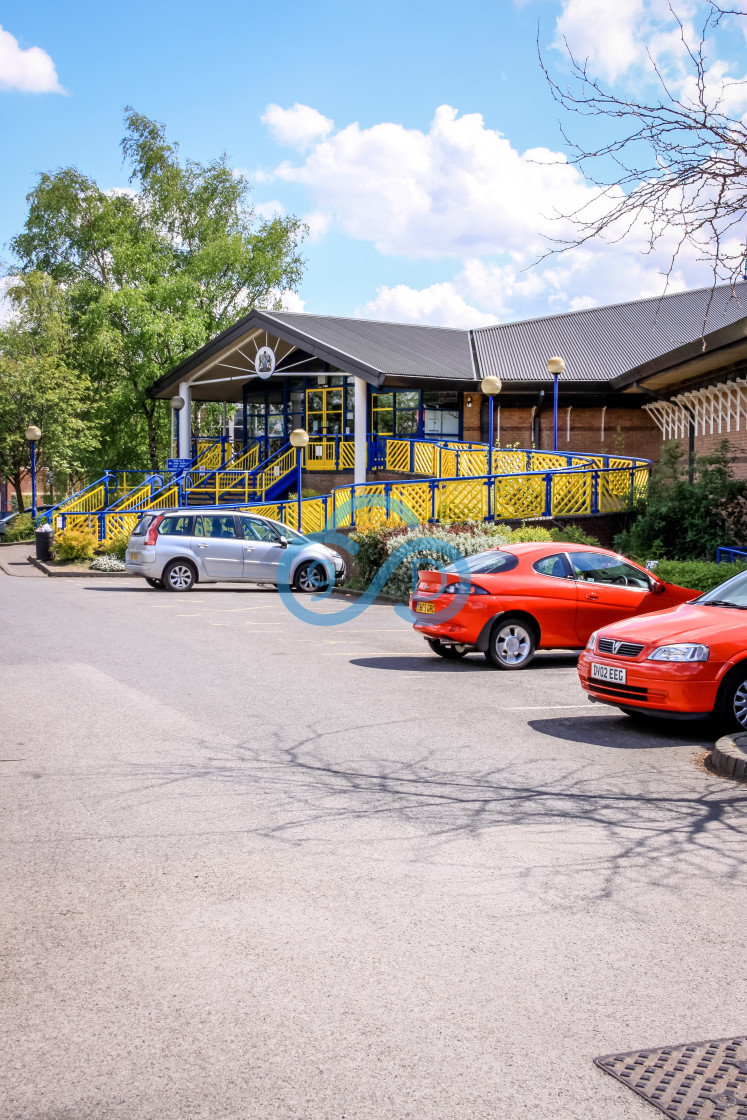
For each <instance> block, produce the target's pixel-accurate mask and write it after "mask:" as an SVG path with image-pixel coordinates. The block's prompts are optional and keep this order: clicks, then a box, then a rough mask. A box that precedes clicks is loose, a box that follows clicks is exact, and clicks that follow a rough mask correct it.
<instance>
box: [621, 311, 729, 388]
mask: <svg viewBox="0 0 747 1120" xmlns="http://www.w3.org/2000/svg"><path fill="white" fill-rule="evenodd" d="M743 338H747V316H745V317H744V318H742V319H737V320H736V321H735V322H734V323H729V324H728V326H725V327H719V329H718V330H717V331H712V332H711V333H710V334H706V335H703V336H702V337H701V338H696V339H695V340H694V341H693V342H686V343H684V344H683V345H682V346H676V347H675V348H674V349H673V350H668V351H667V352H666V353H665V354H661V355H659V357H657V358H651V359H650V360H649V361H648V362H642V363H641V365H639V366H634V367H633V368H632V369H629V370H626V371H625V373H620V374H618V375H617V377H613V378H612V379H611V381H610V386H611V387H612V388H613V389H623V388H625V387H626V386H627V385H632V383H633V382H634V381H643V380H646V378H649V377H654V376H655V375H656V374H657V373H662V372H663V371H664V370H667V369H671V368H672V367H673V366H678V365H683V364H684V363H685V362H690V361H692V360H693V359H695V358H699V357H700V356H701V355H702V354H705V353H712V352H713V351H714V350H719V349H720V348H721V347H725V346H729V345H730V344H731V343H733V342H739V341H740V339H743Z"/></svg>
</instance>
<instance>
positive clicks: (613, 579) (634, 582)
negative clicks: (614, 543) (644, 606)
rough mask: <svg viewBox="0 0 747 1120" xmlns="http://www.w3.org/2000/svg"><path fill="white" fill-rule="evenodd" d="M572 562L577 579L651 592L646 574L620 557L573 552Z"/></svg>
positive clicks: (571, 554) (571, 555)
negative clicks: (643, 589)
mask: <svg viewBox="0 0 747 1120" xmlns="http://www.w3.org/2000/svg"><path fill="white" fill-rule="evenodd" d="M570 561H571V564H572V565H573V574H574V576H575V578H576V579H580V580H584V581H585V582H587V583H616V584H618V585H619V586H621V587H638V588H645V589H646V591H650V589H651V583H650V582H649V579H648V576H647V575H646V574H645V572H641V571H639V570H638V568H634V567H633V565H632V564H626V563H625V561H624V560H621V559H620V557H619V556H602V555H600V554H599V553H597V552H571V553H570Z"/></svg>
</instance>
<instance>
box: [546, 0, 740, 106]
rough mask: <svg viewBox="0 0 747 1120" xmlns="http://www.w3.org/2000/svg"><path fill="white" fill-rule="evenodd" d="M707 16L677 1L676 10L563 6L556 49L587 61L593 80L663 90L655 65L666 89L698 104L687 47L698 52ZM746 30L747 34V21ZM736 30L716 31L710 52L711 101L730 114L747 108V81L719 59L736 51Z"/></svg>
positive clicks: (651, 0)
mask: <svg viewBox="0 0 747 1120" xmlns="http://www.w3.org/2000/svg"><path fill="white" fill-rule="evenodd" d="M673 9H674V11H676V12H677V15H678V16H679V18H680V20H681V21H682V26H680V24H679V23H678V22H677V20H676V19H675V17H674V11H673ZM708 14H709V7H708V6H706V5H704V4H703V3H702V2H701V0H678V2H677V3H676V4H675V5H673V8H671V7H670V4H669V0H622V2H620V0H563V7H562V11H561V13H560V15H559V16H558V19H557V23H556V27H555V30H556V37H555V42H554V46H555V47H557V48H559V49H561V50H565V46H566V42H567V44H568V47H569V48H570V50H571V52H572V53H573V54H574V56H575V57H576V58H577V59H579V60H588V62H589V64H590V67H589V69H590V74H592V75H593V76H597V75H598V76H601V77H602V78H603V79H606V80H607V81H609V82H612V83H614V82H617V81H619V80H620V79H622V78H623V77H627V78H628V79H630V78H634V79H635V81H636V82H638V83H640V82H641V81H643V82H652V83H654V84H658V81H659V79H658V78H657V77H656V75H655V73H654V70H653V68H652V66H651V61H652V60H653V61H654V62H655V63H656V66H657V67H658V69H659V71H660V73H661V75H662V76H663V78H664V80H665V81H666V84H667V87H668V88H669V89H670V90H671V91H672V92H673V93H674V94H675V95H677V96H679V97H681V98H683V99H685V100H688V99H689V100H690V101H691V102H692V103H695V102H696V101H697V94H698V90H697V86H696V83H695V78H694V71H693V67H692V60H691V58H690V56H689V54H688V50H687V47H686V45H685V43H686V44H688V45H689V47H690V48H691V49H693V50H694V49H695V48H697V44H698V42H699V40H700V35H701V29H702V28H703V26H704V24H705V22H706V17H707V16H708ZM742 26H743V28H744V30H745V34H747V24H746V23H745V21H742ZM732 30H733V29H732V28H731V26H730V25H729V23H728V21H724V22H723V24H722V26H721V27H720V28H719V29H715V28H713V27H712V28H711V29H710V32H709V37H708V39H707V42H706V52H705V57H706V101H707V103H710V104H712V105H713V104H715V103H716V101H717V100H720V102H721V109H722V111H724V112H727V113H728V112H743V111H744V109H745V108H747V86H745V84H744V79H743V78H739V77H735V76H734V75H730V73H729V71H730V70H731V69H732V65H733V64H732V63H729V62H725V61H724V60H723V59H720V58H718V57H717V52H718V50H719V49H720V48H721V47H723V46H726V47H727V49H730V48H731V49H733V48H734V43H735V40H734V37H733V35H732ZM683 38H684V40H685V43H683Z"/></svg>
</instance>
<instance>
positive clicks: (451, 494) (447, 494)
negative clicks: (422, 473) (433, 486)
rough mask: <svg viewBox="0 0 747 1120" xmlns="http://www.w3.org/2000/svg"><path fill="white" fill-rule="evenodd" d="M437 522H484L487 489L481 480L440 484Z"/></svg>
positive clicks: (486, 508) (486, 511)
mask: <svg viewBox="0 0 747 1120" xmlns="http://www.w3.org/2000/svg"><path fill="white" fill-rule="evenodd" d="M438 492H439V494H438V498H439V500H438V514H437V516H438V519H439V521H484V519H485V518H486V517H487V513H488V488H487V483H486V482H483V481H482V480H479V481H478V480H475V481H470V480H468V479H465V480H463V481H462V480H460V481H459V482H442V483H441V484H440V486H439V487H438Z"/></svg>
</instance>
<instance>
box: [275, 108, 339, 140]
mask: <svg viewBox="0 0 747 1120" xmlns="http://www.w3.org/2000/svg"><path fill="white" fill-rule="evenodd" d="M260 119H261V121H262V123H263V124H266V125H267V127H268V128H269V129H270V132H271V133H272V134H273V136H274V137H275V139H276V140H277V141H278V143H279V144H284V145H286V146H287V147H289V148H307V147H308V146H309V145H310V144H312V143H313V142H314V141H315V140H318V139H319V138H320V137H322V136H327V135H329V133H330V132H331V131H332V129H333V128H334V121H331V120H330V119H329V117H325V116H323V115H322V114H321V113H320V112H319V110H318V109H312V108H311V106H310V105H300V104H299V103H298V101H297V102H296V103H295V105H293V107H292V108H290V109H283V108H281V106H280V105H274V104H273V105H268V106H267V108H266V109H265V111H264V113H263V114H262V117H261V118H260Z"/></svg>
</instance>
